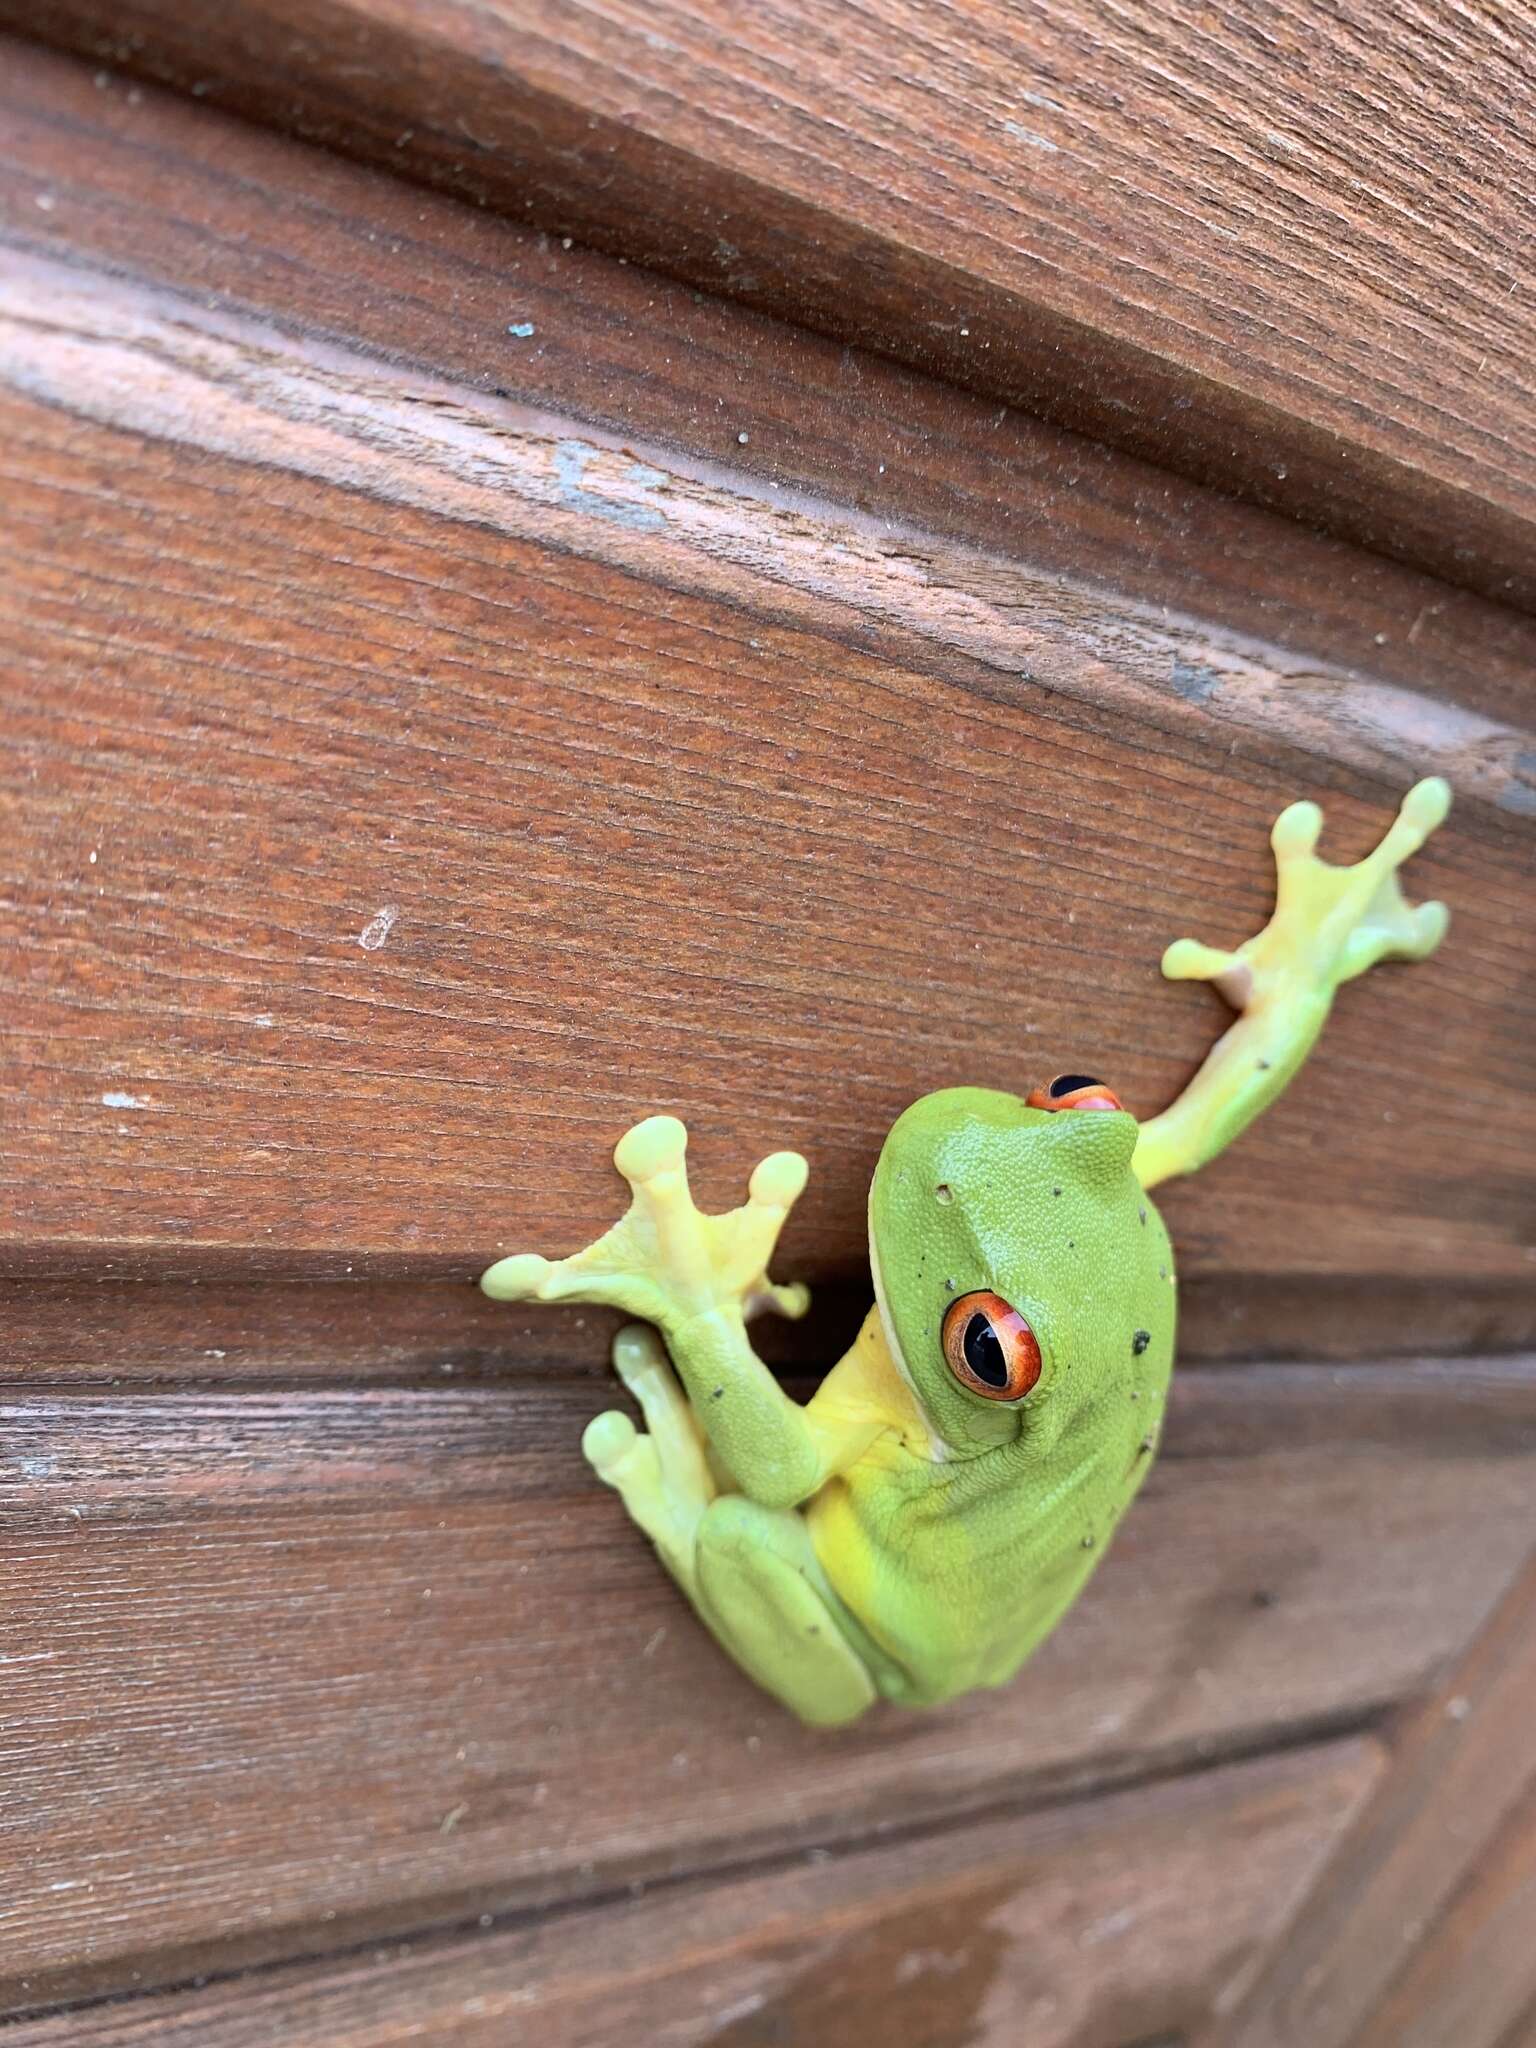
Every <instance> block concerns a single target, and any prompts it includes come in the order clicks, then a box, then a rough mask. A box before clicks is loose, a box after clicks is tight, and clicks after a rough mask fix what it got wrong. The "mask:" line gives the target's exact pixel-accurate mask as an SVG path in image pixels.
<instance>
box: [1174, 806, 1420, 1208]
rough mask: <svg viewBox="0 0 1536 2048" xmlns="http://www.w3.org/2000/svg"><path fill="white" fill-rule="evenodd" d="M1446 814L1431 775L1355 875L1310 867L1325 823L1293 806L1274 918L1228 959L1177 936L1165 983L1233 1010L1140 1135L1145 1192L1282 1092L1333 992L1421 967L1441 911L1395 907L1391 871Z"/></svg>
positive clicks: (1212, 1151)
mask: <svg viewBox="0 0 1536 2048" xmlns="http://www.w3.org/2000/svg"><path fill="white" fill-rule="evenodd" d="M1450 807H1451V792H1450V787H1449V785H1448V784H1447V783H1445V782H1443V781H1441V779H1440V778H1439V777H1438V776H1431V777H1430V778H1429V779H1428V780H1427V781H1424V782H1420V783H1418V784H1416V785H1415V787H1414V788H1412V789H1411V790H1409V792H1408V794H1407V796H1405V797H1404V798H1403V802H1402V807H1401V809H1400V810H1399V811H1398V814H1397V819H1396V822H1395V823H1394V824H1393V826H1392V827H1391V829H1390V831H1388V833H1387V834H1386V837H1385V838H1384V839H1383V840H1382V842H1381V844H1380V845H1379V846H1378V847H1377V848H1376V849H1375V851H1374V852H1373V853H1368V854H1367V855H1366V856H1365V858H1364V860H1361V861H1357V862H1356V863H1355V865H1354V866H1353V867H1347V868H1339V867H1333V866H1331V865H1330V864H1329V863H1328V862H1327V861H1324V860H1319V859H1318V858H1317V855H1316V852H1315V851H1314V849H1315V848H1316V845H1317V840H1318V834H1319V833H1320V832H1321V831H1322V828H1323V814H1322V812H1321V811H1320V810H1319V809H1318V807H1317V805H1316V804H1313V803H1298V804H1292V805H1291V806H1290V808H1289V809H1288V810H1286V811H1282V812H1281V814H1280V816H1279V817H1278V818H1277V819H1276V820H1275V824H1274V829H1273V830H1272V832H1271V833H1270V844H1271V845H1272V846H1273V847H1274V850H1275V869H1276V876H1277V882H1276V891H1275V913H1274V916H1273V917H1271V919H1270V921H1269V923H1268V924H1267V925H1266V926H1265V927H1264V929H1263V931H1261V932H1259V933H1258V934H1257V936H1256V937H1254V938H1251V939H1249V940H1247V941H1246V942H1245V943H1244V944H1243V945H1241V946H1239V947H1238V948H1237V950H1236V951H1235V952H1232V953H1227V952H1222V951H1221V950H1220V949H1219V948H1217V947H1215V946H1203V945H1201V944H1200V943H1199V942H1198V941H1197V940H1194V939H1179V940H1178V941H1177V942H1176V943H1175V944H1173V945H1171V946H1170V947H1169V948H1168V950H1167V952H1166V953H1165V954H1164V955H1163V972H1164V974H1165V975H1167V976H1168V978H1169V979H1170V980H1171V981H1209V982H1214V984H1215V985H1216V987H1217V988H1218V989H1220V991H1221V993H1222V994H1223V995H1224V996H1225V997H1226V999H1227V1001H1228V1002H1229V1003H1230V1004H1231V1005H1232V1007H1233V1008H1234V1009H1235V1010H1237V1011H1238V1012H1239V1016H1238V1021H1237V1022H1236V1023H1235V1024H1234V1025H1233V1026H1232V1027H1231V1029H1230V1030H1229V1031H1228V1032H1227V1033H1226V1034H1225V1036H1224V1037H1222V1038H1221V1039H1220V1040H1219V1041H1218V1042H1217V1044H1216V1045H1214V1046H1213V1047H1212V1048H1211V1051H1210V1053H1209V1055H1208V1056H1207V1058H1206V1061H1205V1064H1204V1066H1202V1067H1201V1069H1200V1071H1199V1073H1198V1074H1196V1076H1195V1078H1194V1080H1193V1081H1191V1082H1190V1084H1189V1086H1188V1087H1187V1088H1186V1089H1185V1090H1184V1092H1183V1094H1182V1095H1181V1096H1180V1097H1179V1099H1178V1100H1177V1102H1175V1103H1173V1104H1172V1105H1171V1107H1169V1108H1168V1109H1165V1110H1164V1111H1163V1113H1162V1115H1161V1116H1155V1117H1152V1118H1151V1119H1149V1121H1148V1122H1146V1123H1144V1124H1143V1125H1142V1127H1141V1138H1140V1141H1139V1143H1138V1144H1137V1147H1136V1156H1135V1160H1134V1162H1133V1164H1134V1167H1135V1171H1136V1175H1137V1178H1138V1179H1139V1180H1140V1182H1141V1184H1142V1186H1143V1187H1146V1188H1150V1187H1155V1186H1156V1185H1157V1183H1158V1182H1159V1181H1164V1180H1169V1179H1171V1178H1172V1177H1173V1176H1174V1175H1175V1174H1180V1173H1194V1172H1195V1171H1196V1170H1197V1169H1198V1168H1199V1167H1202V1166H1205V1165H1206V1164H1208V1163H1209V1161H1211V1160H1212V1159H1214V1158H1215V1157H1216V1155H1217V1154H1218V1153H1219V1152H1224V1151H1225V1150H1226V1148H1227V1146H1228V1145H1230V1144H1231V1143H1232V1140H1233V1139H1234V1138H1236V1137H1237V1136H1239V1134H1240V1133H1241V1132H1243V1131H1244V1130H1246V1129H1247V1127H1248V1125H1249V1124H1251V1123H1252V1122H1253V1120H1254V1118H1255V1117H1256V1116H1258V1115H1259V1113H1260V1111H1262V1110H1265V1109H1267V1108H1268V1107H1269V1105H1270V1103H1272V1102H1273V1101H1274V1100H1275V1098H1276V1097H1277V1096H1278V1095H1279V1094H1281V1093H1282V1091H1283V1090H1284V1089H1285V1088H1286V1087H1287V1086H1288V1085H1289V1083H1290V1082H1291V1080H1292V1079H1293V1077H1294V1076H1295V1074H1296V1072H1297V1070H1298V1069H1299V1068H1300V1066H1301V1065H1302V1062H1303V1061H1304V1060H1305V1059H1306V1057H1307V1054H1308V1053H1309V1052H1310V1051H1311V1050H1312V1047H1313V1046H1314V1045H1315V1044H1316V1042H1317V1038H1318V1034H1319V1033H1320V1032H1321V1030H1322V1028H1323V1025H1324V1023H1325V1022H1326V1021H1327V1017H1328V1012H1329V1010H1330V1009H1331V1008H1332V1007H1333V998H1334V994H1335V991H1336V990H1337V989H1338V988H1339V986H1340V985H1341V984H1342V983H1343V982H1346V981H1352V980H1353V979H1354V977H1355V976H1356V975H1357V974H1364V972H1365V971H1366V969H1367V968H1368V967H1374V966H1375V964H1376V962H1377V961H1378V960H1423V959H1426V958H1427V957H1428V956H1429V954H1431V953H1433V952H1434V950H1435V948H1436V946H1438V945H1439V943H1440V941H1441V939H1443V938H1444V936H1445V931H1446V926H1447V924H1448V922H1449V916H1448V913H1447V911H1446V908H1445V905H1444V904H1443V903H1421V904H1419V905H1418V906H1417V907H1414V906H1412V905H1410V904H1409V903H1407V902H1406V901H1405V900H1404V897H1403V892H1402V889H1401V887H1400V886H1399V883H1398V879H1397V870H1398V869H1399V868H1400V867H1401V866H1402V864H1403V862H1404V861H1405V860H1407V858H1408V857H1409V855H1410V854H1412V853H1416V852H1417V851H1418V849H1419V848H1420V847H1421V846H1422V845H1423V844H1424V842H1425V840H1426V839H1427V838H1428V837H1429V835H1430V833H1431V832H1433V831H1434V829H1435V827H1436V826H1437V825H1439V824H1440V823H1441V822H1442V820H1443V819H1444V817H1445V815H1446V813H1447V811H1448V810H1449V809H1450Z"/></svg>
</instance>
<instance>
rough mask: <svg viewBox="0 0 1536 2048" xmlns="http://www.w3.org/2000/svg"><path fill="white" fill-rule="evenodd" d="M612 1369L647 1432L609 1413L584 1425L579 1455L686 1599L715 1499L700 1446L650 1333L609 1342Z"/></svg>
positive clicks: (625, 1334)
mask: <svg viewBox="0 0 1536 2048" xmlns="http://www.w3.org/2000/svg"><path fill="white" fill-rule="evenodd" d="M613 1362H614V1367H615V1369H616V1370H617V1372H618V1375H619V1377H620V1379H622V1380H623V1382H624V1384H625V1386H626V1387H628V1388H629V1391H630V1392H631V1393H632V1394H633V1395H634V1397H635V1399H636V1400H637V1401H638V1402H639V1404H640V1411H641V1413H642V1414H643V1415H644V1417H645V1421H646V1428H645V1430H644V1431H643V1432H642V1431H640V1430H637V1429H636V1428H635V1425H634V1424H633V1423H632V1422H631V1421H630V1419H629V1417H628V1416H627V1415H625V1414H622V1413H621V1412H620V1411H619V1410H618V1409H616V1408H610V1409H608V1410H606V1411H605V1413H603V1414H601V1415H597V1416H594V1417H593V1419H592V1421H591V1422H589V1423H588V1424H587V1427H586V1429H585V1431H584V1432H583V1435H582V1439H581V1448H582V1453H583V1455H584V1456H585V1458H586V1460H587V1463H588V1464H589V1465H590V1466H591V1467H592V1469H593V1471H594V1472H596V1474H597V1476H598V1478H599V1479H601V1480H603V1481H604V1483H605V1484H606V1485H609V1486H611V1487H613V1488H614V1490H615V1491H616V1492H617V1493H618V1494H619V1496H620V1498H621V1499H622V1500H623V1502H624V1505H625V1507H626V1508H627V1509H628V1511H629V1515H630V1519H631V1520H632V1521H634V1522H637V1523H638V1524H639V1526H640V1527H641V1528H642V1529H643V1530H644V1531H645V1533H646V1535H647V1536H649V1537H650V1539H651V1541H652V1543H654V1544H655V1546H656V1549H657V1551H658V1552H659V1553H660V1555H661V1560H662V1562H663V1563H664V1564H665V1565H666V1567H667V1569H668V1571H669V1572H671V1574H672V1576H673V1578H674V1579H676V1580H677V1582H678V1584H679V1585H680V1586H681V1587H682V1588H683V1590H684V1591H685V1592H686V1593H687V1594H688V1595H689V1596H690V1598H691V1597H692V1596H693V1594H694V1591H695V1551H696V1548H697V1541H698V1528H699V1523H700V1521H701V1520H702V1518H703V1515H704V1511H705V1509H706V1508H707V1507H708V1506H709V1504H710V1502H711V1501H712V1500H713V1499H714V1498H715V1482H714V1478H713V1476H712V1474H711V1472H710V1468H709V1464H708V1462H707V1459H706V1456H705V1450H704V1439H703V1436H702V1434H701V1432H700V1430H699V1426H698V1423H697V1422H696V1421H695V1420H694V1415H693V1410H692V1409H691V1408H690V1407H689V1405H688V1402H687V1400H686V1398H685V1397H684V1394H683V1390H682V1388H681V1387H680V1386H679V1385H678V1383H677V1376H676V1374H675V1373H674V1372H673V1370H672V1366H671V1363H670V1361H669V1360H668V1358H667V1354H666V1352H665V1350H664V1349H663V1348H662V1344H661V1340H660V1339H659V1338H658V1337H657V1335H656V1332H655V1331H654V1330H651V1329H647V1328H646V1327H645V1325H644V1324H636V1323H630V1324H628V1325H626V1327H625V1328H624V1329H622V1330H620V1331H619V1333H618V1335H617V1336H616V1337H615V1338H614V1340H613Z"/></svg>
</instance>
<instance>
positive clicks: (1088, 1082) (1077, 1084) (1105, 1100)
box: [1025, 1074, 1125, 1111]
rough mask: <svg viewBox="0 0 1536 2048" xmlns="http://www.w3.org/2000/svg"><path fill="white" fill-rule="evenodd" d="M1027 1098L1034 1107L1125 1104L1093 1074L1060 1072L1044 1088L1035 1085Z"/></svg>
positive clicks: (1117, 1105)
mask: <svg viewBox="0 0 1536 2048" xmlns="http://www.w3.org/2000/svg"><path fill="white" fill-rule="evenodd" d="M1025 1101H1026V1103H1027V1105H1028V1106H1029V1108H1031V1109H1118V1110H1121V1111H1123V1110H1124V1108H1125V1104H1124V1103H1123V1102H1122V1101H1121V1100H1120V1098H1119V1096H1118V1095H1117V1094H1116V1093H1115V1091H1114V1089H1113V1088H1106V1087H1105V1085H1104V1083H1103V1082H1102V1081H1099V1080H1096V1079H1095V1078H1094V1076H1093V1075H1092V1074H1058V1075H1057V1076H1056V1078H1055V1080H1054V1081H1047V1082H1046V1084H1045V1086H1044V1087H1043V1088H1035V1089H1032V1090H1031V1091H1030V1093H1029V1094H1028V1095H1027V1096H1026V1097H1025Z"/></svg>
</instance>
